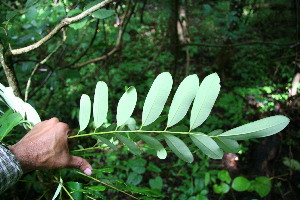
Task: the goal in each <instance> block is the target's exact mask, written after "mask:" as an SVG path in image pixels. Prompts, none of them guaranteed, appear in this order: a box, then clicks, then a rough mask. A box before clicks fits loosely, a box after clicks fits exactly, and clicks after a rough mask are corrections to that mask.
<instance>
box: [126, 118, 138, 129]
mask: <svg viewBox="0 0 300 200" xmlns="http://www.w3.org/2000/svg"><path fill="white" fill-rule="evenodd" d="M126 125H127V126H128V128H129V130H131V131H134V130H136V121H135V119H134V118H132V117H130V118H129V119H128V120H127V121H126Z"/></svg>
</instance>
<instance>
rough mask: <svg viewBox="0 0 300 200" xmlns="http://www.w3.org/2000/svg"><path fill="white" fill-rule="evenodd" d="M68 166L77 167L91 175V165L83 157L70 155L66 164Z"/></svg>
mask: <svg viewBox="0 0 300 200" xmlns="http://www.w3.org/2000/svg"><path fill="white" fill-rule="evenodd" d="M68 167H70V168H77V169H79V170H81V171H82V172H84V173H85V174H86V175H88V176H90V175H92V169H93V168H92V166H91V165H90V163H88V161H86V160H85V159H83V158H81V157H78V156H71V160H70V162H69V164H68Z"/></svg>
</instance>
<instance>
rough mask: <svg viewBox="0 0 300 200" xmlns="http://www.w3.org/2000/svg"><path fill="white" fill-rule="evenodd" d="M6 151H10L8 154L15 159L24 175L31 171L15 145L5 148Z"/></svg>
mask: <svg viewBox="0 0 300 200" xmlns="http://www.w3.org/2000/svg"><path fill="white" fill-rule="evenodd" d="M7 149H9V150H10V152H11V153H12V154H13V155H14V156H15V157H16V159H17V160H18V161H19V163H20V166H21V168H22V170H23V172H24V173H26V172H29V171H32V169H31V168H30V167H28V164H27V163H26V160H24V159H23V157H24V156H23V155H22V154H21V152H20V151H18V150H17V148H16V145H15V144H14V145H9V146H7Z"/></svg>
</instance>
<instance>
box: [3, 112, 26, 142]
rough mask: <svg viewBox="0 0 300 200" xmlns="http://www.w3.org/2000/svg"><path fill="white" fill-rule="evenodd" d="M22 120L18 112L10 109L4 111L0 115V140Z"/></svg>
mask: <svg viewBox="0 0 300 200" xmlns="http://www.w3.org/2000/svg"><path fill="white" fill-rule="evenodd" d="M21 120H22V116H21V115H20V114H19V113H14V112H12V110H8V111H6V112H5V113H4V114H3V115H2V116H1V117H0V141H1V140H2V139H3V138H4V137H5V136H6V135H7V134H8V133H9V132H10V131H11V130H12V129H13V128H14V127H15V126H17V125H18V124H19V123H20V121H21Z"/></svg>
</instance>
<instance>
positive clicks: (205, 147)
mask: <svg viewBox="0 0 300 200" xmlns="http://www.w3.org/2000/svg"><path fill="white" fill-rule="evenodd" d="M190 137H191V139H192V141H193V142H194V144H195V145H196V146H197V147H198V148H199V149H200V150H201V151H202V152H203V153H204V154H206V155H207V156H209V157H210V158H214V159H222V157H223V151H222V150H221V149H220V147H219V146H218V145H217V143H216V142H215V141H214V140H213V139H211V138H210V137H208V136H207V135H204V134H203V133H196V134H191V135H190Z"/></svg>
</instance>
